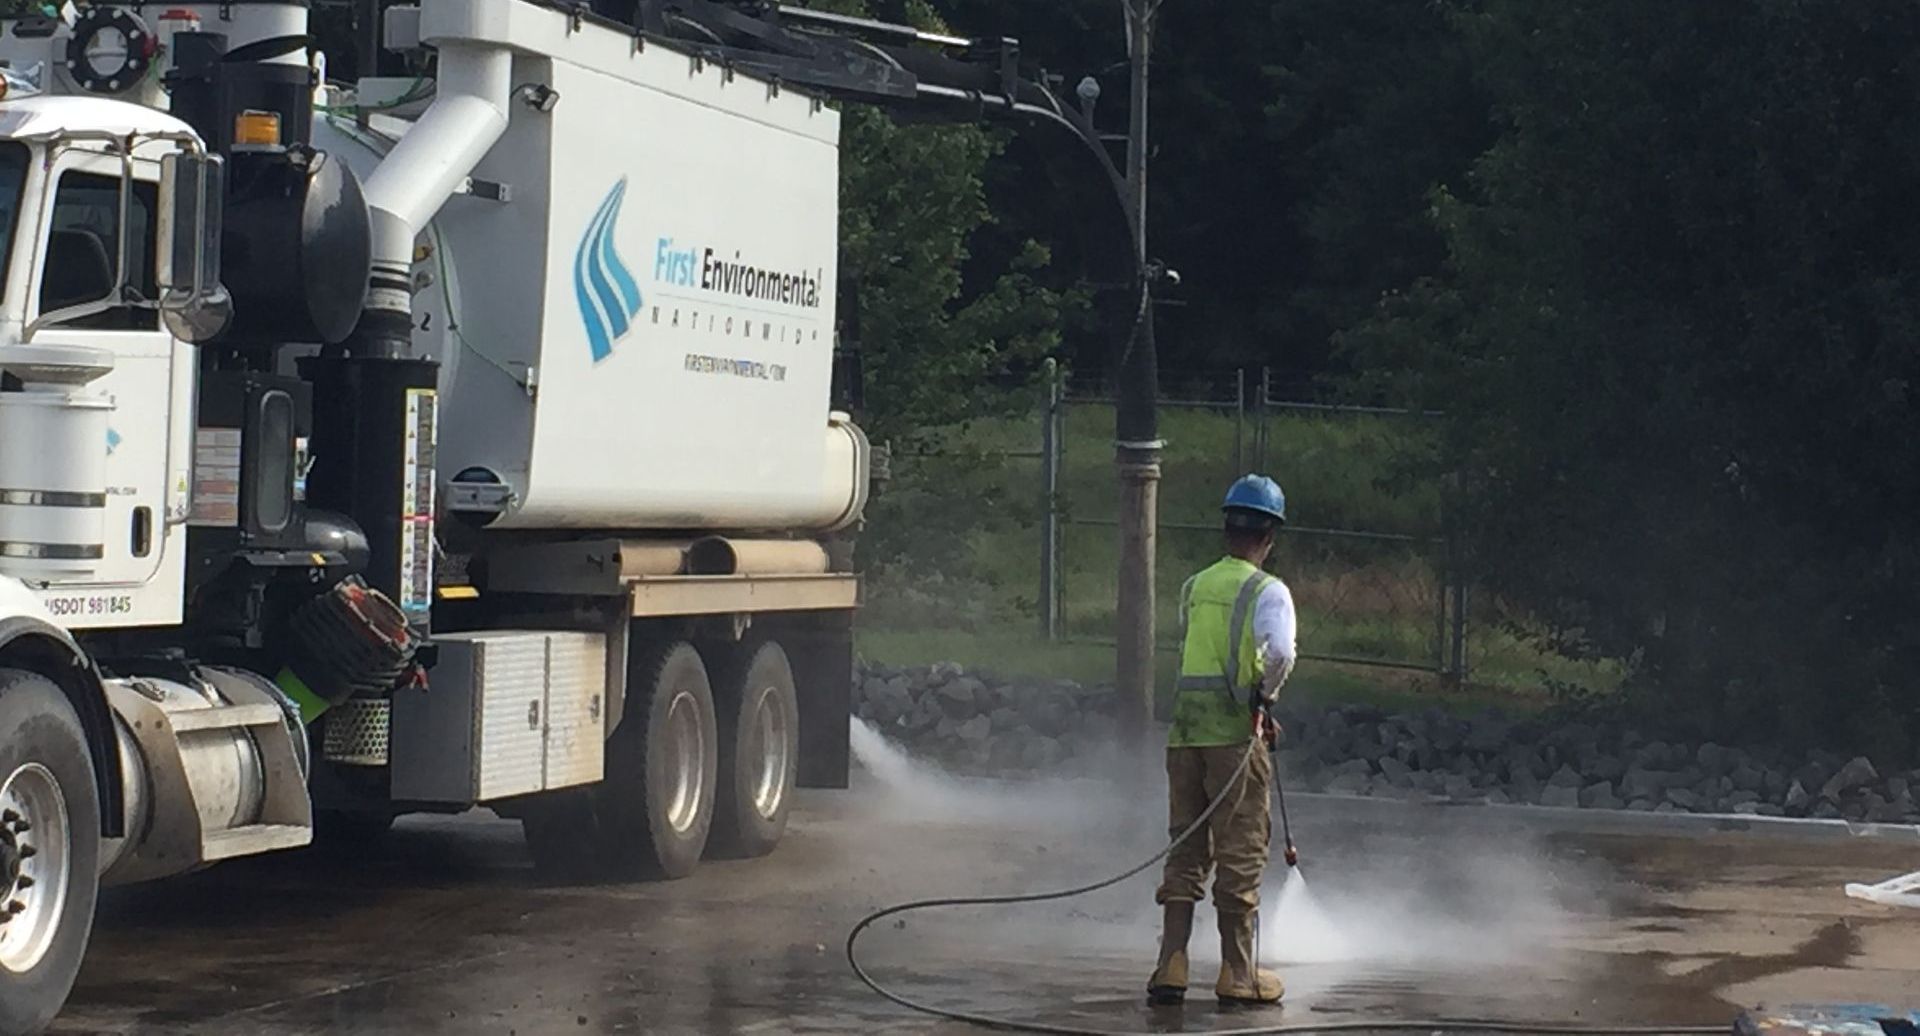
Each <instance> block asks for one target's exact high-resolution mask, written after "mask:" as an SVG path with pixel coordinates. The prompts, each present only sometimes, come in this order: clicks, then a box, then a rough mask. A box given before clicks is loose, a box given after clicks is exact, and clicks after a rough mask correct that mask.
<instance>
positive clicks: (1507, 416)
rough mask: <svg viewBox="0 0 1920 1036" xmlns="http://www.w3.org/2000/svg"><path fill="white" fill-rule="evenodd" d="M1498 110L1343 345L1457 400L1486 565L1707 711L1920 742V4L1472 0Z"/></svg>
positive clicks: (1665, 704) (1660, 701)
mask: <svg viewBox="0 0 1920 1036" xmlns="http://www.w3.org/2000/svg"><path fill="white" fill-rule="evenodd" d="M1453 16H1454V18H1455V20H1456V22H1455V23H1456V25H1457V26H1458V27H1459V28H1460V30H1461V31H1462V32H1463V33H1464V34H1465V37H1466V39H1467V40H1468V45H1469V47H1470V50H1471V53H1472V56H1473V61H1474V65H1475V67H1476V69H1477V70H1478V72H1479V75H1480V77H1481V81H1482V83H1483V85H1484V87H1485V89H1487V90H1488V92H1489V93H1490V95H1491V96H1492V97H1493V99H1494V103H1495V105H1496V108H1497V110H1498V112H1499V113H1500V120H1501V126H1500V129H1501V133H1500V137H1499V140H1498V142H1497V143H1496V144H1495V145H1494V146H1493V147H1491V148H1490V149H1489V150H1488V151H1487V152H1486V154H1485V155H1484V156H1482V158H1481V159H1480V160H1479V162H1478V163H1477V165H1476V166H1475V169H1474V171H1473V175H1472V178H1471V180H1470V181H1469V182H1467V183H1464V184H1459V185H1456V188H1455V189H1451V190H1443V191H1440V192H1437V194H1436V198H1435V213H1436V218H1437V222H1438V225H1439V226H1440V227H1441V229H1442V230H1443V231H1444V233H1445V235H1446V239H1447V242H1448V245H1449V249H1450V257H1451V258H1450V261H1449V264H1448V267H1449V268H1448V270H1447V273H1446V275H1445V276H1444V277H1443V278H1439V279H1436V280H1433V281H1430V282H1427V283H1425V284H1423V285H1421V286H1420V288H1419V289H1417V290H1416V291H1414V292H1412V293H1410V294H1408V295H1406V296H1401V297H1397V298H1394V299H1390V300H1389V301H1388V303H1387V304H1386V305H1384V306H1383V307H1382V309H1381V311H1380V313H1379V314H1378V316H1377V318H1376V320H1375V321H1374V322H1373V324H1372V325H1371V326H1370V327H1368V328H1366V329H1364V330H1363V331H1361V332H1359V333H1356V334H1355V335H1354V336H1352V338H1351V342H1352V344H1353V345H1354V347H1355V349H1356V350H1357V351H1358V354H1360V355H1363V356H1365V357H1367V358H1368V360H1369V362H1370V363H1371V364H1372V365H1373V366H1374V367H1375V368H1376V369H1382V370H1393V371H1396V372H1399V373H1400V374H1402V375H1403V377H1402V379H1401V380H1402V384H1403V385H1404V386H1406V387H1408V388H1409V390H1410V391H1411V392H1412V393H1414V395H1415V396H1416V398H1420V399H1422V400H1423V401H1425V402H1428V403H1432V404H1435V405H1441V406H1444V407H1445V408H1446V409H1447V410H1448V411H1449V412H1450V413H1451V415H1452V422H1451V436H1450V457H1449V458H1448V460H1449V462H1450V463H1451V465H1453V466H1454V467H1455V468H1457V470H1459V471H1460V472H1461V473H1462V476H1463V487H1464V492H1463V498H1462V505H1463V510H1462V511H1461V518H1462V529H1463V530H1464V531H1465V532H1466V533H1467V534H1468V536H1469V539H1470V542H1471V544H1472V546H1473V548H1474V557H1475V561H1476V563H1477V566H1478V568H1477V571H1478V572H1479V573H1481V574H1482V575H1484V576H1485V577H1486V579H1487V580H1488V583H1489V585H1490V586H1491V587H1492V588H1493V589H1494V590H1496V591H1498V592H1500V593H1502V594H1506V595H1509V596H1511V597H1512V598H1514V599H1516V600H1518V601H1520V602H1523V603H1524V604H1526V605H1527V606H1529V607H1530V608H1532V609H1533V610H1534V611H1535V612H1536V613H1537V614H1539V615H1540V616H1542V617H1543V618H1544V619H1545V620H1546V622H1547V623H1548V625H1549V628H1550V630H1551V632H1552V633H1553V634H1554V635H1555V637H1556V638H1557V639H1558V641H1559V642H1560V643H1561V644H1562V645H1563V646H1564V647H1566V648H1567V649H1569V650H1575V651H1588V652H1596V653H1601V654H1606V655H1611V656H1615V657H1622V658H1629V659H1632V660H1634V661H1635V662H1636V680H1635V685H1634V686H1635V687H1636V688H1637V689H1638V690H1639V691H1641V692H1642V693H1643V694H1644V695H1645V701H1646V702H1647V703H1649V704H1650V705H1652V706H1654V707H1656V708H1657V709H1658V710H1659V712H1660V713H1661V714H1662V715H1664V716H1666V717H1669V718H1678V719H1683V720H1687V721H1690V722H1692V723H1694V724H1696V725H1698V726H1700V727H1701V728H1703V729H1705V730H1707V731H1708V732H1710V733H1714V734H1718V735H1720V736H1723V737H1725V736H1728V735H1729V734H1735V733H1740V732H1753V733H1762V732H1764V733H1772V734H1787V735H1793V736H1801V737H1806V738H1811V739H1819V738H1825V739H1831V740H1847V741H1852V742H1856V743H1865V744H1871V745H1875V746H1878V747H1879V748H1881V749H1882V750H1884V751H1888V752H1896V753H1897V752H1900V751H1903V750H1904V749H1906V748H1907V747H1909V746H1910V745H1911V744H1912V743H1913V742H1914V739H1915V738H1916V737H1920V694H1917V693H1916V690H1915V688H1916V686H1920V685H1916V684H1915V682H1914V681H1913V679H1912V673H1913V671H1914V669H1913V663H1914V662H1915V661H1916V660H1920V625H1916V623H1915V620H1914V618H1913V610H1912V606H1911V597H1912V590H1911V587H1912V586H1913V584H1914V580H1915V578H1916V576H1920V564H1917V562H1920V556H1917V555H1920V534H1917V533H1916V529H1915V526H1914V524H1913V519H1912V515H1913V514H1914V512H1915V509H1916V506H1917V505H1920V488H1917V485H1920V484H1917V483H1916V481H1915V480H1914V478H1913V477H1912V472H1913V471H1914V470H1915V465H1916V461H1920V456H1917V454H1920V413H1917V412H1916V408H1915V405H1914V399H1913V394H1912V392H1913V385H1914V383H1915V379H1916V375H1920V370H1916V367H1920V362H1917V357H1920V351H1916V349H1915V346H1914V343H1915V339H1916V333H1920V264H1916V262H1915V260H1914V258H1913V254H1912V242H1913V241H1914V240H1915V239H1916V235H1917V234H1920V207H1916V206H1915V205H1913V204H1912V197H1911V184H1912V182H1913V179H1914V176H1915V174H1916V172H1920V103H1917V102H1916V98H1920V90H1916V85H1917V84H1916V83H1915V80H1914V76H1915V70H1916V69H1920V23H1916V22H1915V21H1914V19H1913V18H1912V17H1911V10H1910V8H1909V7H1908V5H1906V4H1904V3H1899V2H1895V0H1729V2H1725V3H1715V4H1668V3H1660V2H1657V0H1567V2H1562V3H1554V4H1538V3H1534V2H1531V0H1460V2H1458V3H1455V4H1454V5H1453Z"/></svg>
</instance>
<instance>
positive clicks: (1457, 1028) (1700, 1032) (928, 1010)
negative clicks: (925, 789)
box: [847, 739, 1731, 1036]
mask: <svg viewBox="0 0 1920 1036" xmlns="http://www.w3.org/2000/svg"><path fill="white" fill-rule="evenodd" d="M1260 748H1261V742H1260V741H1259V740H1258V739H1256V740H1254V741H1253V742H1251V743H1250V744H1249V745H1248V746H1247V754H1246V756H1245V757H1243V758H1242V759H1241V760H1240V766H1239V767H1238V768H1237V769H1236V770H1235V771H1234V774H1233V778H1232V779H1231V780H1229V781H1227V783H1226V785H1225V786H1224V787H1222V788H1221V789H1220V794H1218V795H1216V796H1214V799H1213V801H1212V802H1210V803H1208V804H1207V808H1206V810H1205V811H1203V812H1202V813H1201V814H1200V816H1199V817H1197V818H1195V820H1194V822H1193V823H1192V824H1189V825H1188V826H1187V829H1186V830H1185V831H1182V832H1180V833H1179V834H1178V835H1177V836H1175V837H1174V839H1173V840H1172V841H1170V842H1168V843H1167V845H1166V847H1165V848H1163V849H1161V850H1160V851H1159V852H1156V853H1154V854H1153V855H1152V856H1149V857H1147V858H1146V859H1144V860H1142V861H1140V862H1139V863H1137V864H1134V865H1133V866H1131V867H1129V868H1127V869H1126V870H1124V871H1121V872H1120V873H1118V874H1115V875H1114V876H1112V877H1110V878H1105V879H1102V880H1100V881H1095V882H1091V883H1089V884H1086V885H1077V886H1075V887H1073V888H1068V889H1061V890H1059V891H1057V892H1026V893H1017V894H1013V895H1003V896H947V897H942V898H939V899H921V900H915V901H913V902H908V903H899V904H896V905H894V906H890V907H887V908H885V909H883V910H876V911H874V912H873V913H871V914H868V915H867V916H865V917H863V918H861V919H860V922H859V923H858V924H856V925H854V926H853V930H852V931H850V932H848V933H847V965H848V966H849V967H851V968H852V969H853V973H854V975H855V976H856V977H858V978H859V979H860V981H861V982H863V983H865V984H866V987H867V988H868V989H871V990H873V991H874V992H875V993H877V994H879V995H880V996H882V997H884V998H886V999H887V1000H890V1001H892V1002H893V1003H896V1004H898V1005H900V1006H901V1007H904V1008H906V1009H907V1010H909V1011H916V1012H918V1013H920V1014H925V1015H930V1016H932V1017H935V1018H944V1019H947V1020H948V1021H955V1022H965V1023H967V1024H969V1025H977V1026H980V1027H981V1028H983V1029H992V1030H997V1031H1000V1032H1033V1033H1044V1034H1048V1036H1149V1034H1147V1033H1144V1032H1130V1031H1127V1030H1121V1029H1099V1028H1093V1027H1090V1026H1077V1025H1060V1024H1054V1023H1049V1022H1034V1021H1022V1020H1019V1019H1014V1018H1000V1017H996V1016H994V1015H987V1014H976V1013H974V1012H971V1011H958V1010H954V1009H951V1008H946V1007H939V1006H936V1005H933V1004H929V1003H925V1002H923V1001H920V1000H915V999H913V998H912V997H910V996H907V995H906V994H904V993H898V992H895V991H894V990H892V989H889V988H887V987H886V986H883V985H881V984H880V982H879V980H877V979H875V978H874V977H873V975H872V974H871V973H869V972H868V971H867V969H866V967H865V966H864V965H862V964H861V963H860V957H859V953H858V944H859V942H860V936H861V935H862V934H864V933H865V932H866V930H867V929H868V928H871V927H872V926H873V925H875V924H877V923H878V922H880V921H884V920H886V919H887V918H889V917H894V916H896V915H899V914H907V913H912V912H914V911H917V910H933V909H936V908H940V907H958V906H1012V905H1015V904H1019V903H1046V902H1053V901H1057V900H1062V899H1075V898H1078V897H1080V896H1085V895H1089V894H1091V893H1094V892H1098V891H1100V890H1101V889H1106V888H1111V887H1113V886H1115V885H1118V884H1120V883H1121V882H1123V881H1125V880H1127V879H1128V878H1131V877H1133V876H1134V875H1136V874H1139V873H1140V872H1141V871H1144V870H1146V869H1147V868H1149V867H1151V866H1153V865H1154V864H1156V863H1159V862H1160V861H1161V860H1164V859H1166V858H1167V856H1168V854H1170V853H1172V852H1173V850H1174V849H1175V848H1177V847H1178V846H1179V845H1180V844H1181V843H1182V842H1185V841H1186V840H1187V839H1188V838H1190V837H1192V836H1193V835H1194V834H1195V833H1197V832H1198V831H1199V830H1200V829H1201V828H1202V827H1204V826H1206V823H1207V819H1208V818H1209V817H1211V816H1213V814H1214V811H1215V810H1217V809H1219V808H1220V806H1221V805H1222V804H1223V803H1224V802H1225V801H1226V799H1227V794H1228V793H1229V792H1232V791H1235V790H1239V789H1240V788H1241V783H1240V777H1241V775H1243V774H1245V773H1246V771H1247V766H1248V765H1249V764H1251V763H1252V762H1253V753H1255V752H1257V751H1259V750H1260ZM1279 783H1280V775H1279V770H1278V768H1277V767H1276V768H1275V770H1274V784H1275V786H1276V787H1278V785H1279ZM1287 849H1288V852H1289V855H1291V854H1292V849H1293V839H1292V836H1291V834H1289V835H1288V837H1287ZM1288 862H1289V863H1290V864H1291V862H1292V861H1291V860H1289V861H1288ZM1730 1028H1731V1027H1730V1026H1728V1025H1585V1024H1571V1023H1554V1022H1516V1021H1508V1020H1505V1019H1480V1018H1433V1019H1410V1018H1389V1019H1379V1020H1372V1021H1369V1020H1366V1019H1349V1020H1343V1021H1337V1022H1293V1023H1284V1024H1280V1025H1256V1026H1249V1027H1244V1028H1233V1029H1192V1030H1183V1031H1185V1032H1187V1033H1188V1036H1313V1034H1315V1033H1346V1032H1381V1033H1384V1032H1425V1033H1523V1034H1524V1033H1531V1034H1535V1036H1724V1034H1725V1033H1727V1032H1728V1031H1729V1030H1730Z"/></svg>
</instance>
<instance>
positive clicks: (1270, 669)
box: [1253, 579, 1300, 697]
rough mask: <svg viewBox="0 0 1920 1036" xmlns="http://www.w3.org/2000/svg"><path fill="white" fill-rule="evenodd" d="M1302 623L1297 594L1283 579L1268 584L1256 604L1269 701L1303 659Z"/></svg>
mask: <svg viewBox="0 0 1920 1036" xmlns="http://www.w3.org/2000/svg"><path fill="white" fill-rule="evenodd" d="M1299 625H1300V623H1299V620H1298V619H1297V618H1296V617H1295V615H1294V610H1293V591H1292V590H1289V589H1288V588H1287V584H1286V583H1284V582H1282V581H1281V580H1279V579H1275V580H1274V581H1273V582H1271V583H1268V584H1267V587H1266V589H1264V590H1262V591H1260V596H1259V597H1257V598H1255V599H1254V602H1253V642H1254V643H1255V644H1258V645H1260V661H1261V663H1262V664H1263V666H1264V669H1263V670H1262V671H1263V672H1264V673H1265V674H1266V680H1265V687H1264V688H1263V689H1264V690H1265V691H1266V693H1267V696H1268V697H1272V695H1273V693H1274V692H1275V691H1277V690H1279V689H1280V685H1281V684H1282V683H1284V682H1286V678H1287V675H1288V674H1289V673H1291V672H1292V671H1293V662H1294V659H1295V658H1297V657H1298V655H1299V645H1298V643H1297V637H1298V634H1299Z"/></svg>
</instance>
